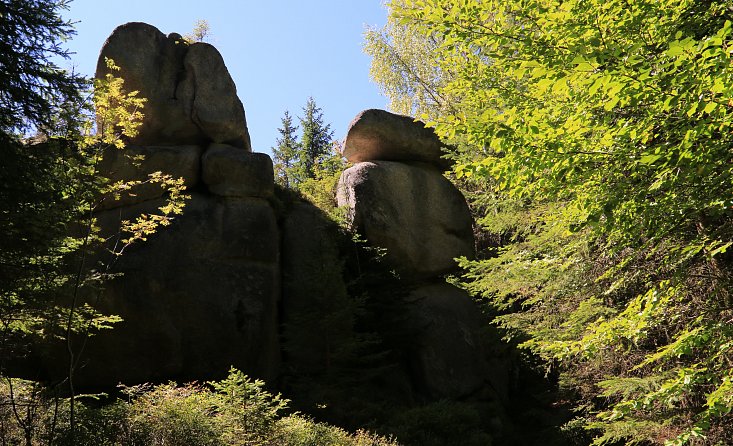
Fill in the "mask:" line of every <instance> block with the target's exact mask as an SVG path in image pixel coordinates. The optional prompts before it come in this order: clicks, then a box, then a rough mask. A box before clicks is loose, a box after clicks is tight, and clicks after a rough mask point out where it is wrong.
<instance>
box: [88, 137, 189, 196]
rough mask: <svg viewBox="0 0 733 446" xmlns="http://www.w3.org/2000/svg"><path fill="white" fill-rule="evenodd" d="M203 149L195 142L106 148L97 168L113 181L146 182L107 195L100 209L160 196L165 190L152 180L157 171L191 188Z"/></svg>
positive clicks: (113, 182)
mask: <svg viewBox="0 0 733 446" xmlns="http://www.w3.org/2000/svg"><path fill="white" fill-rule="evenodd" d="M201 152H202V150H201V147H199V146H194V145H188V146H159V147H142V146H127V147H125V148H124V149H118V148H116V147H109V148H107V149H106V150H105V151H104V154H103V156H102V160H101V161H100V163H99V166H98V169H99V171H100V172H102V173H103V174H104V176H106V177H107V178H108V179H109V181H110V183H112V184H115V183H118V182H123V183H128V182H130V181H140V182H143V184H140V185H137V186H134V187H132V188H131V189H129V190H123V189H120V190H119V192H118V193H115V194H109V195H107V196H106V197H104V200H103V201H102V202H101V203H100V204H99V206H98V207H97V209H98V210H105V209H112V208H115V207H120V206H128V205H131V204H135V203H140V202H143V201H146V200H152V199H155V198H160V197H161V196H162V195H163V194H164V193H165V190H164V189H163V188H162V187H161V186H160V184H158V183H152V182H149V179H150V178H149V175H150V174H153V173H155V172H161V173H164V174H167V175H170V176H171V177H172V178H183V184H184V185H185V186H186V188H188V189H191V188H193V187H195V186H196V185H197V184H198V183H199V178H200V176H201V172H200V171H201V168H200V166H201Z"/></svg>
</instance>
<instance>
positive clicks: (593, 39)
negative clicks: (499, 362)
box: [366, 0, 733, 445]
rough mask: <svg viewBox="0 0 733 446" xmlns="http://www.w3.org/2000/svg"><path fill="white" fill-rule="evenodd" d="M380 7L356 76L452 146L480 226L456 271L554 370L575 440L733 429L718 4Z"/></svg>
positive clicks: (655, 439) (722, 40)
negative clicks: (473, 252)
mask: <svg viewBox="0 0 733 446" xmlns="http://www.w3.org/2000/svg"><path fill="white" fill-rule="evenodd" d="M389 10H390V22H389V24H388V25H387V27H386V28H384V29H373V30H371V31H370V32H369V33H368V34H367V42H366V51H367V52H368V53H369V54H371V55H372V56H373V64H372V75H373V77H374V79H375V80H376V81H377V82H379V83H380V85H381V86H382V88H383V91H384V92H385V94H387V95H388V96H389V98H390V100H391V104H392V107H393V108H394V109H396V110H399V111H400V112H403V113H408V114H415V115H417V116H422V118H423V119H425V120H426V121H428V122H430V123H431V124H432V125H434V126H435V128H436V129H437V131H438V133H439V134H440V135H441V136H442V137H444V138H446V139H447V140H449V141H452V142H453V143H454V144H455V147H456V149H455V151H453V152H452V153H451V155H450V156H451V157H453V158H455V159H456V160H457V162H458V164H457V167H456V168H455V169H454V171H453V175H454V178H455V180H456V181H457V182H458V183H459V184H462V185H463V187H464V190H465V191H466V192H467V193H469V194H471V196H472V197H473V208H474V212H475V215H476V218H477V222H478V223H479V224H480V225H481V227H482V228H483V230H484V231H486V232H487V233H488V236H487V237H486V240H487V244H486V247H485V250H484V254H483V257H484V258H482V259H480V260H477V261H463V262H462V266H463V268H464V273H463V275H462V278H461V280H462V282H463V284H464V286H465V287H466V288H467V289H469V290H470V291H471V292H472V293H473V294H474V295H475V296H477V297H478V298H480V299H484V300H486V301H488V302H490V303H491V305H492V306H493V308H494V309H495V310H496V311H497V312H498V316H497V317H496V319H495V323H496V324H497V325H498V326H500V327H501V328H502V329H503V330H504V333H505V336H506V339H507V340H509V341H510V342H516V343H517V344H518V345H519V347H520V348H521V349H523V350H524V351H525V352H526V354H527V355H533V356H535V357H539V358H541V359H542V361H543V364H544V367H547V370H548V371H549V372H551V373H558V374H559V385H560V387H561V390H562V392H563V398H565V399H567V400H568V401H572V405H573V406H574V408H575V409H574V411H575V418H574V419H573V420H572V421H571V422H570V423H568V424H567V425H566V426H565V428H564V429H565V430H566V431H567V432H569V433H571V434H572V435H577V436H579V437H580V438H581V440H579V441H581V443H579V444H587V443H588V442H593V444H667V445H678V444H679V445H681V444H719V445H722V444H731V443H733V429H731V421H732V420H733V419H732V418H731V409H733V384H732V383H733V381H732V379H733V375H731V370H732V367H731V366H732V365H733V363H732V362H731V361H732V359H733V357H732V351H731V346H732V345H733V344H732V343H731V341H733V338H732V337H731V335H732V334H733V326H732V325H731V322H732V321H733V320H732V319H731V317H732V316H733V311H732V310H733V308H732V307H731V304H732V300H731V296H730V286H731V282H730V280H731V258H730V254H729V252H728V250H729V248H730V246H731V244H732V243H733V241H732V240H731V231H732V226H731V223H732V222H733V220H731V217H732V216H733V201H732V198H733V195H731V193H732V192H733V183H732V182H731V173H732V172H733V164H732V161H733V157H732V155H733V151H732V150H731V142H732V140H731V136H730V135H731V128H730V127H731V117H732V116H733V115H732V114H731V110H732V109H731V107H733V99H731V98H732V97H733V96H732V93H733V87H732V85H733V84H732V82H731V81H732V80H733V69H732V67H733V66H732V65H731V63H732V62H733V59H732V54H733V50H732V49H731V46H730V45H731V20H732V19H733V10H732V9H731V4H730V3H729V2H725V1H706V2H699V1H656V0H655V1H631V2H629V1H615V0H611V1H606V0H602V1H543V0H540V1H473V0H460V1H442V0H424V1H423V0H415V1H405V0H394V1H392V2H390V4H389ZM582 438H586V439H585V440H582ZM583 442H585V443H583Z"/></svg>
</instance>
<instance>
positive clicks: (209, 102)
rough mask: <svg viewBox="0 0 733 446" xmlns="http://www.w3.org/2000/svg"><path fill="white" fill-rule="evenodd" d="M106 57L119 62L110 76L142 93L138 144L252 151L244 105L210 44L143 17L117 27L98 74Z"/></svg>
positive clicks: (99, 75)
mask: <svg viewBox="0 0 733 446" xmlns="http://www.w3.org/2000/svg"><path fill="white" fill-rule="evenodd" d="M105 58H109V59H112V60H113V61H114V62H115V64H116V65H117V66H119V67H120V71H119V72H113V74H114V75H115V76H118V77H122V78H123V79H124V80H125V89H126V90H127V91H135V90H137V91H139V92H140V93H139V95H140V96H141V97H144V98H146V99H147V103H146V104H145V107H144V110H143V113H144V114H145V119H144V122H143V125H142V126H141V127H140V131H139V134H138V135H137V136H136V137H134V138H131V139H130V142H131V143H133V144H139V145H180V144H206V143H208V142H217V143H225V144H230V145H233V146H236V147H240V148H243V149H245V150H247V151H251V143H250V138H249V133H248V131H247V121H246V118H245V114H244V107H243V106H242V103H241V101H240V100H239V98H238V97H237V90H236V87H235V85H234V81H232V78H231V76H230V75H229V72H228V71H227V68H226V65H225V64H224V61H223V59H222V57H221V55H220V54H219V52H218V51H217V50H216V48H214V47H213V46H211V45H209V44H206V43H194V44H191V45H189V44H188V43H187V42H185V41H184V40H182V39H181V38H180V35H178V34H171V35H170V36H168V37H166V36H165V35H164V34H163V33H162V32H160V31H159V30H158V29H157V28H155V27H154V26H151V25H148V24H146V23H138V22H133V23H127V24H124V25H121V26H119V27H117V28H116V29H115V30H114V31H113V32H112V34H111V35H110V36H109V38H108V39H107V41H106V42H105V44H104V46H103V47H102V50H101V52H100V54H99V60H98V62H97V72H96V77H97V78H104V76H105V75H106V74H107V73H110V70H109V68H107V65H106V62H105Z"/></svg>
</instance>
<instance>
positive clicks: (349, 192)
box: [337, 110, 508, 400]
mask: <svg viewBox="0 0 733 446" xmlns="http://www.w3.org/2000/svg"><path fill="white" fill-rule="evenodd" d="M345 147H346V149H345V151H344V153H345V155H346V156H347V158H348V159H349V160H351V161H354V162H356V164H354V165H353V166H352V167H351V168H349V169H347V170H346V171H345V172H343V174H342V175H341V178H340V179H339V183H338V194H337V199H338V204H339V205H340V206H344V207H346V209H347V221H348V223H349V225H350V226H351V228H352V229H353V230H355V231H356V232H358V233H359V234H360V235H361V236H363V237H364V239H366V241H367V242H368V243H369V244H371V245H373V246H375V247H378V248H383V249H385V251H386V252H385V260H386V261H387V263H388V264H389V265H390V266H391V267H392V268H394V269H395V270H396V271H397V272H398V274H399V275H400V277H401V278H403V280H406V281H407V282H408V283H411V284H412V288H413V291H412V292H411V293H410V294H409V295H408V296H406V297H404V298H403V300H404V302H403V303H404V306H405V309H406V313H407V318H406V320H405V326H406V333H407V335H406V337H407V343H408V346H407V348H406V349H405V354H404V355H405V357H406V359H407V361H408V364H409V370H410V373H411V376H412V382H413V385H414V386H416V388H417V389H418V393H420V394H423V395H428V396H429V398H433V399H441V398H465V397H467V396H469V395H475V394H477V393H484V394H486V393H487V392H488V394H491V395H492V398H493V399H496V400H498V399H500V398H501V395H499V394H497V392H496V391H495V389H497V388H501V387H502V386H505V380H503V379H502V377H503V376H505V375H506V374H507V373H508V372H507V364H505V363H504V362H503V361H500V360H498V359H497V358H494V357H492V356H491V354H490V353H489V351H488V350H487V348H486V338H485V336H484V335H485V333H483V330H482V326H483V325H484V324H485V321H483V318H482V315H481V312H480V311H479V310H478V308H477V307H476V305H475V303H474V302H473V301H472V300H471V298H470V297H469V296H468V295H467V294H466V293H465V292H464V291H462V290H460V289H458V288H455V287H453V286H451V285H448V284H446V283H445V282H444V281H443V280H442V279H441V276H442V275H443V274H446V273H450V272H452V271H454V270H455V269H456V262H455V260H454V259H455V258H457V257H467V258H472V257H473V256H474V239H473V224H472V219H471V214H470V211H469V209H468V205H467V204H466V200H465V199H464V197H463V195H462V194H461V193H460V192H459V191H458V190H457V189H456V188H455V186H453V184H452V183H451V182H450V181H448V180H447V179H446V178H445V177H444V176H443V175H442V174H441V170H440V169H441V168H443V167H444V166H445V164H444V163H443V160H441V158H440V154H441V147H442V144H441V143H440V141H439V140H438V138H437V137H436V136H435V134H434V133H433V132H432V130H430V129H426V128H425V126H424V125H423V124H422V123H419V122H415V121H413V120H412V118H408V117H405V116H398V115H393V114H391V113H388V112H384V111H380V110H366V111H364V112H362V113H361V114H359V115H358V116H357V117H356V119H355V120H354V121H353V122H352V125H351V128H350V129H349V133H348V135H347V138H346V142H345Z"/></svg>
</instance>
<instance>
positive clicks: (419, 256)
mask: <svg viewBox="0 0 733 446" xmlns="http://www.w3.org/2000/svg"><path fill="white" fill-rule="evenodd" d="M337 199H338V204H339V206H346V207H347V209H348V219H349V222H350V224H351V226H352V228H353V229H354V230H356V231H357V232H358V233H359V234H361V235H363V236H364V237H365V238H366V240H367V241H369V243H371V244H372V245H375V246H378V247H380V248H385V249H386V250H387V252H386V257H387V259H388V260H389V262H390V263H391V264H392V265H393V266H394V267H395V268H396V269H397V270H398V271H401V272H403V273H405V274H406V275H408V276H410V277H417V278H428V277H435V276H438V275H441V274H444V273H448V272H450V271H452V270H454V269H455V267H456V264H455V261H454V260H453V259H454V258H456V257H460V256H466V257H469V258H471V257H473V255H474V242H473V228H472V220H471V214H470V212H469V209H468V206H467V205H466V200H465V199H464V198H463V195H461V193H460V192H459V191H458V190H457V189H456V188H455V187H454V186H453V185H452V184H451V182H450V181H448V180H447V179H446V178H445V177H443V176H442V175H441V174H440V172H439V171H438V170H436V169H434V168H432V167H430V166H425V165H409V164H404V163H397V162H391V161H373V162H363V163H358V164H356V165H354V166H352V167H351V168H349V169H347V170H346V171H344V173H343V174H342V175H341V178H340V180H339V184H338V195H337Z"/></svg>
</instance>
